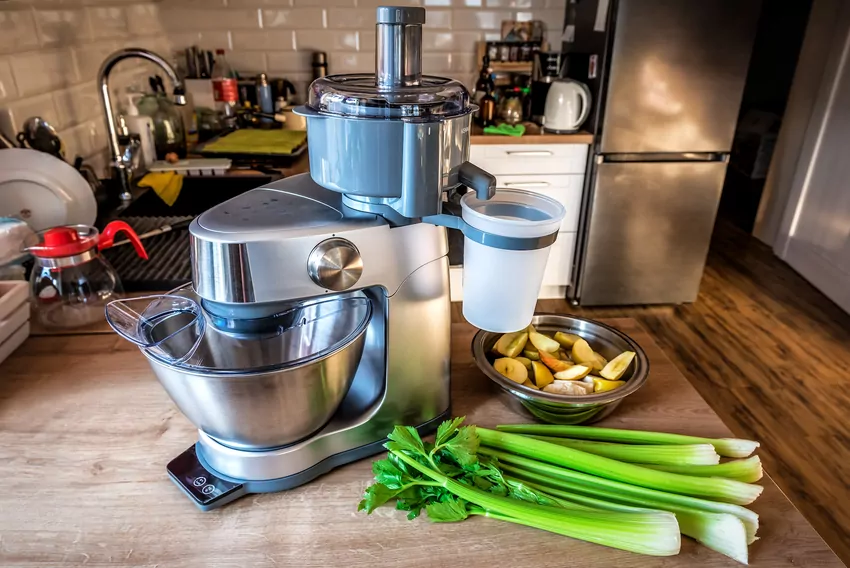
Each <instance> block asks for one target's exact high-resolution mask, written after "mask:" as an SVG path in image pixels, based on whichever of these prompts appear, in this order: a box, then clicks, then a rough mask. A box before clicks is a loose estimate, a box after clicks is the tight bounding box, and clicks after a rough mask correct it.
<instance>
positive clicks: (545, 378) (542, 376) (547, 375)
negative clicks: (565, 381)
mask: <svg viewBox="0 0 850 568" xmlns="http://www.w3.org/2000/svg"><path fill="white" fill-rule="evenodd" d="M531 367H532V369H533V370H534V384H536V385H537V388H540V389H542V388H543V387H545V386H546V385H548V384H549V383H551V382H552V381H554V380H555V377H553V376H552V372H551V371H550V370H549V369H548V368H547V367H546V365H544V364H543V363H540V362H538V361H532V362H531Z"/></svg>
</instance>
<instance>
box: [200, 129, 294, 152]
mask: <svg viewBox="0 0 850 568" xmlns="http://www.w3.org/2000/svg"><path fill="white" fill-rule="evenodd" d="M306 141H307V132H306V131H305V130H253V129H245V130H236V131H234V132H231V133H230V134H228V135H226V136H222V137H221V138H219V139H218V140H213V141H212V142H209V143H207V145H206V146H204V149H203V150H202V152H203V153H204V154H206V153H211V154H292V153H293V152H295V150H297V149H298V148H300V147H301V146H302V145H303V144H304V142H306Z"/></svg>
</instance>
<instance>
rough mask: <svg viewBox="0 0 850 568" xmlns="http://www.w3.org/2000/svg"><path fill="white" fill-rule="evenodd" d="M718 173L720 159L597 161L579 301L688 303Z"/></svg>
mask: <svg viewBox="0 0 850 568" xmlns="http://www.w3.org/2000/svg"><path fill="white" fill-rule="evenodd" d="M725 174H726V163H725V162H723V161H721V162H654V163H647V162H642V163H641V162H638V163H635V162H629V163H602V164H599V165H598V166H597V174H596V179H595V182H594V188H593V197H592V203H591V211H590V219H589V223H588V229H587V231H588V232H587V242H586V246H585V253H584V256H583V257H582V261H581V265H580V266H581V268H580V274H579V293H578V296H579V302H580V303H581V304H583V305H626V304H667V303H682V302H693V301H694V300H695V299H696V297H697V292H698V291H699V283H700V280H701V278H702V272H703V268H704V266H705V257H706V254H707V253H708V245H709V240H710V239H711V232H712V230H713V228H714V218H715V215H716V213H717V206H718V203H719V201H720V191H721V189H722V187H723V178H724V176H725Z"/></svg>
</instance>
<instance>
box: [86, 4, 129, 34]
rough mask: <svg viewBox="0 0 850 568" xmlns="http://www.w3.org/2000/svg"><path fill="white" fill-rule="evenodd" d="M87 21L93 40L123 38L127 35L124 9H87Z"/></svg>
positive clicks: (116, 7)
mask: <svg viewBox="0 0 850 568" xmlns="http://www.w3.org/2000/svg"><path fill="white" fill-rule="evenodd" d="M87 12H88V15H89V21H90V22H91V28H92V34H94V37H95V39H106V38H112V37H125V36H126V35H127V17H126V15H125V14H124V8H122V7H119V6H105V7H99V8H88V9H87Z"/></svg>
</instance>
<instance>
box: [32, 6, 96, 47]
mask: <svg viewBox="0 0 850 568" xmlns="http://www.w3.org/2000/svg"><path fill="white" fill-rule="evenodd" d="M34 13H35V22H36V27H37V28H38V36H39V38H40V39H41V45H43V46H45V47H55V46H60V45H71V44H74V43H80V42H84V41H89V40H91V38H92V31H91V26H90V25H89V19H88V16H87V15H86V12H85V11H84V10H36V11H35V12H34Z"/></svg>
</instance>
